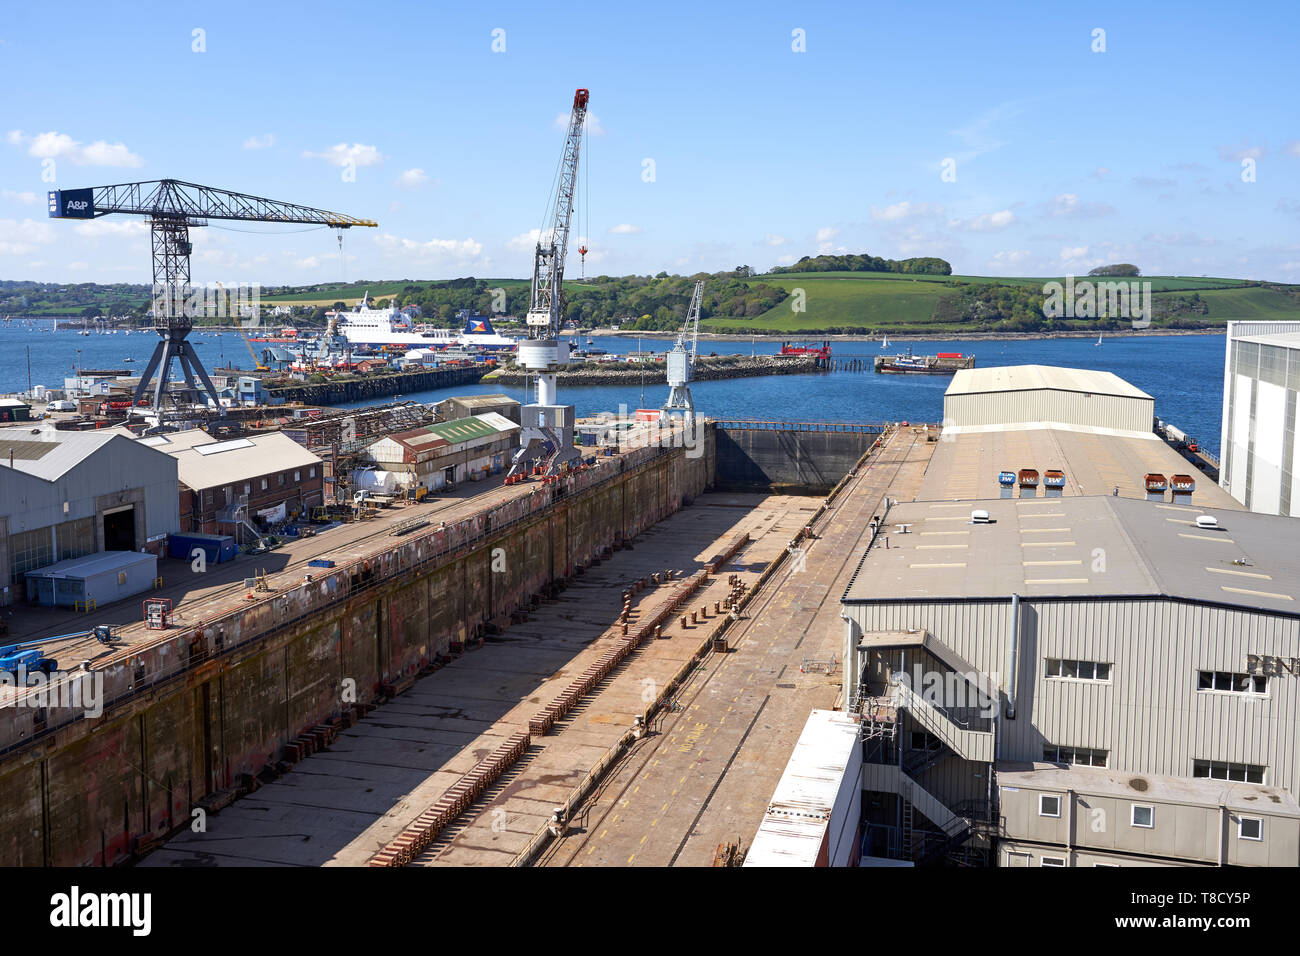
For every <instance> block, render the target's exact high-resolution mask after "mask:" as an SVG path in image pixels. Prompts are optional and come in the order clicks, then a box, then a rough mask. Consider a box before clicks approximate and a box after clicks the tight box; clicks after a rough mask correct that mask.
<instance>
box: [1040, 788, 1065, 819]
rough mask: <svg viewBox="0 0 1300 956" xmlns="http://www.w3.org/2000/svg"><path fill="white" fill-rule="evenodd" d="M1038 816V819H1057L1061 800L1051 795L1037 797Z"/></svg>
mask: <svg viewBox="0 0 1300 956" xmlns="http://www.w3.org/2000/svg"><path fill="white" fill-rule="evenodd" d="M1038 815H1039V816H1040V817H1059V816H1060V815H1061V798H1060V797H1059V796H1055V795H1053V794H1047V793H1040V794H1039V795H1038Z"/></svg>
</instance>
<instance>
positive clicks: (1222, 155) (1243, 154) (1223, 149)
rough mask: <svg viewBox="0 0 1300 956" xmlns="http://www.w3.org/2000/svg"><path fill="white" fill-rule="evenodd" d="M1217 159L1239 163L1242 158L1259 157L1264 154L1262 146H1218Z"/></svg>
mask: <svg viewBox="0 0 1300 956" xmlns="http://www.w3.org/2000/svg"><path fill="white" fill-rule="evenodd" d="M1218 153H1219V159H1222V160H1223V161H1225V162H1234V163H1239V162H1241V161H1242V160H1243V159H1259V158H1260V157H1262V156H1263V155H1264V147H1263V146H1220V147H1219V148H1218Z"/></svg>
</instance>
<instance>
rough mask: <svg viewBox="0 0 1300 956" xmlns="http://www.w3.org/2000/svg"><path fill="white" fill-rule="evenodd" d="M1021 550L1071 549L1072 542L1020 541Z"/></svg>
mask: <svg viewBox="0 0 1300 956" xmlns="http://www.w3.org/2000/svg"><path fill="white" fill-rule="evenodd" d="M1020 547H1022V548H1072V547H1074V542H1073V541H1021V542H1020Z"/></svg>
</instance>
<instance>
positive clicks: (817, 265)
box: [771, 253, 952, 276]
mask: <svg viewBox="0 0 1300 956" xmlns="http://www.w3.org/2000/svg"><path fill="white" fill-rule="evenodd" d="M787 272H899V273H903V274H905V275H927V276H950V275H952V265H951V263H949V262H947V261H945V260H943V259H936V258H933V257H931V256H923V257H920V258H916V259H883V258H881V257H880V256H869V255H866V254H865V253H864V254H862V255H842V256H831V255H826V256H804V257H803V258H802V259H800V260H799V261H798V262H796V263H794V264H793V265H788V266H773V267H772V269H771V274H772V275H779V274H781V273H787Z"/></svg>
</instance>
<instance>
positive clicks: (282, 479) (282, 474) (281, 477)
mask: <svg viewBox="0 0 1300 956" xmlns="http://www.w3.org/2000/svg"><path fill="white" fill-rule="evenodd" d="M280 487H281V488H283V487H284V472H280Z"/></svg>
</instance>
